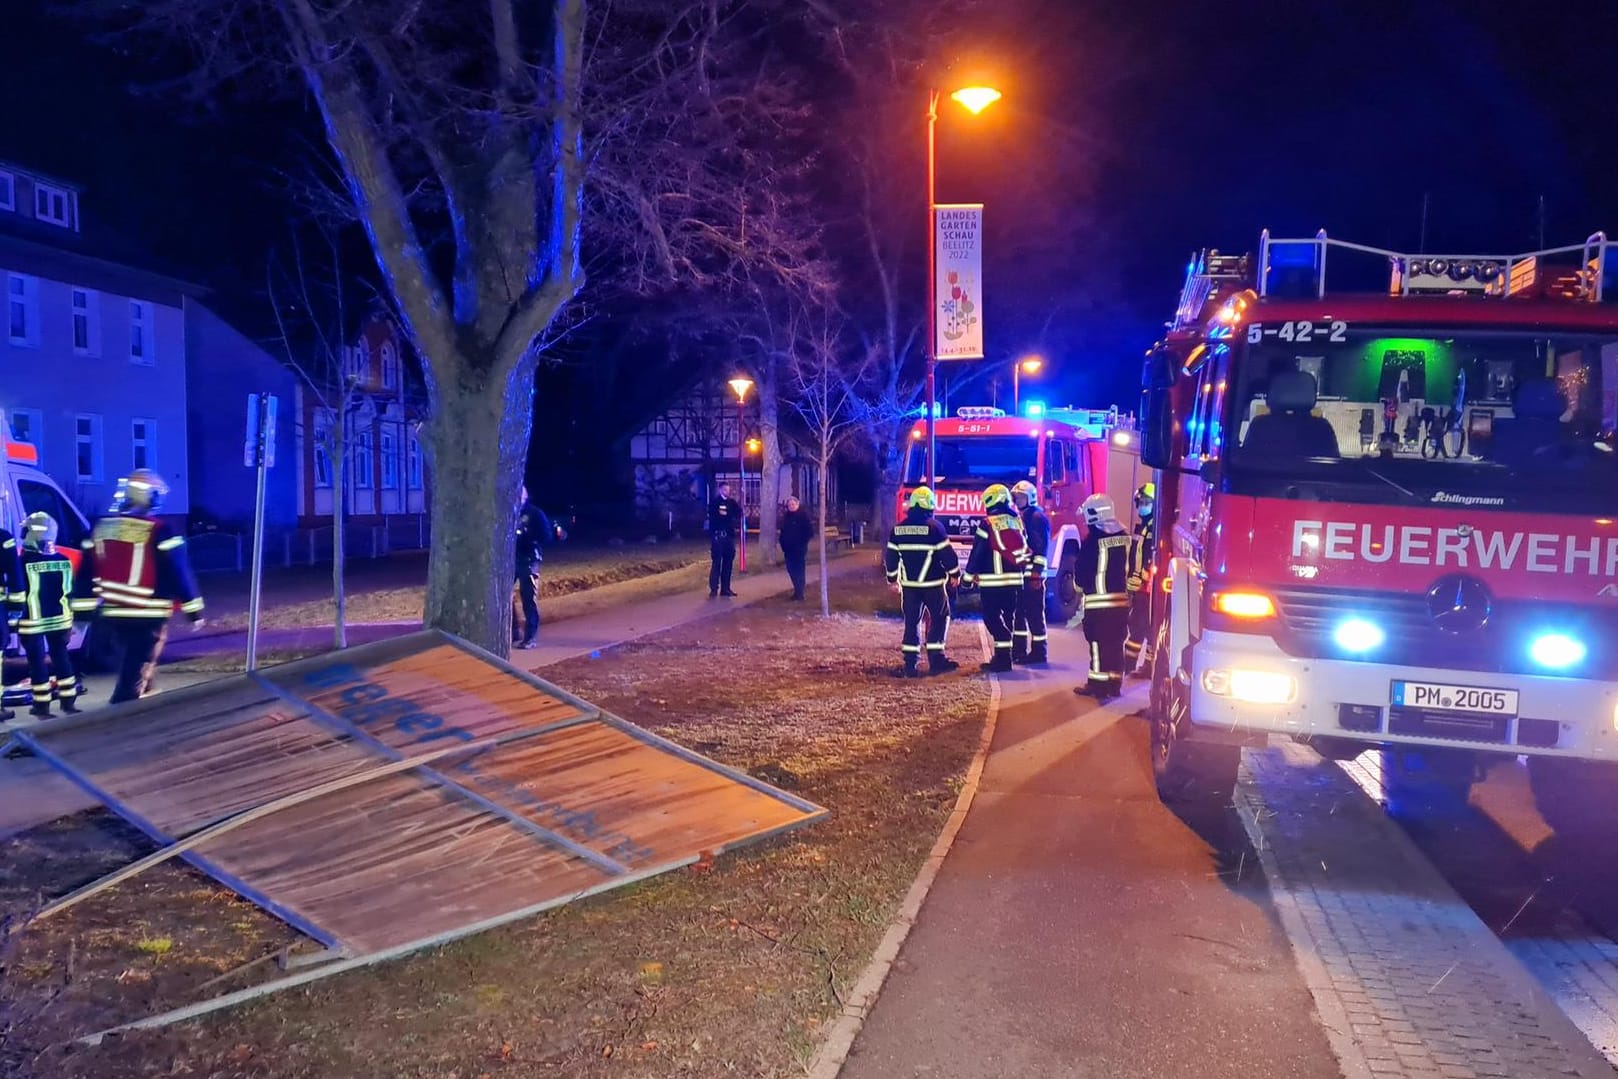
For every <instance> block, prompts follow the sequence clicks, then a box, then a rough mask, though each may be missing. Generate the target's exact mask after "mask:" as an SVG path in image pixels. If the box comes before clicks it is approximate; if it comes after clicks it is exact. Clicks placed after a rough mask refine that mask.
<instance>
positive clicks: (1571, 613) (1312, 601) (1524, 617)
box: [1275, 589, 1618, 679]
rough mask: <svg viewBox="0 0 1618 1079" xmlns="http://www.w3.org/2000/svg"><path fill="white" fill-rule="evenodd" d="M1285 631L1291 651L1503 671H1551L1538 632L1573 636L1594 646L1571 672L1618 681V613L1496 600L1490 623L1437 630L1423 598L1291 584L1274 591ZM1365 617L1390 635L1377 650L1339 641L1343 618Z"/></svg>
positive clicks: (1280, 638)
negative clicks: (1539, 656)
mask: <svg viewBox="0 0 1618 1079" xmlns="http://www.w3.org/2000/svg"><path fill="white" fill-rule="evenodd" d="M1275 600H1276V607H1277V610H1278V613H1279V615H1280V621H1281V630H1280V632H1279V633H1277V635H1276V640H1277V642H1278V643H1279V644H1280V646H1281V648H1282V650H1283V651H1285V652H1286V653H1287V654H1289V655H1293V656H1299V657H1310V658H1330V659H1347V660H1365V661H1368V662H1379V663H1388V662H1392V663H1400V664H1409V665H1412V666H1419V667H1442V668H1448V669H1451V670H1458V671H1479V672H1486V673H1499V674H1545V673H1547V672H1546V671H1545V670H1544V669H1543V668H1541V667H1539V666H1537V665H1536V664H1535V663H1534V662H1533V660H1532V659H1531V658H1530V656H1529V645H1530V642H1531V641H1532V638H1533V637H1534V635H1535V634H1537V633H1541V632H1546V631H1549V630H1554V631H1556V632H1560V633H1570V634H1573V635H1575V636H1577V637H1579V638H1580V639H1581V640H1583V641H1584V642H1585V643H1586V644H1587V645H1588V646H1589V653H1588V655H1587V657H1586V659H1585V660H1584V662H1583V663H1581V664H1579V666H1578V667H1577V668H1573V669H1568V670H1561V671H1557V672H1556V673H1557V674H1559V675H1563V676H1566V677H1578V678H1604V679H1618V652H1615V651H1614V650H1613V649H1612V648H1610V647H1609V646H1608V642H1610V641H1613V640H1615V639H1618V611H1609V610H1596V609H1591V608H1575V607H1568V606H1566V605H1552V604H1543V603H1533V602H1524V601H1512V600H1496V601H1495V602H1494V606H1493V609H1492V611H1491V612H1490V614H1489V617H1488V620H1487V621H1485V622H1484V623H1483V625H1481V626H1479V627H1477V628H1476V629H1472V630H1468V631H1464V632H1460V633H1450V632H1445V631H1444V630H1441V629H1439V628H1438V626H1437V625H1435V624H1434V622H1433V617H1432V615H1431V613H1430V612H1429V610H1428V605H1427V597H1426V596H1425V595H1408V594H1389V593H1387V592H1351V591H1323V590H1315V589H1285V590H1281V591H1277V592H1276V593H1275ZM1350 618H1353V619H1362V620H1364V621H1367V622H1370V623H1372V624H1373V625H1375V626H1377V627H1378V628H1380V629H1381V630H1382V631H1383V633H1385V634H1386V635H1387V637H1386V640H1385V642H1384V643H1383V644H1382V645H1381V646H1380V647H1379V648H1377V649H1375V650H1374V651H1373V652H1371V653H1367V654H1355V653H1352V652H1349V651H1348V650H1346V649H1344V648H1343V647H1342V646H1341V645H1339V644H1338V642H1337V640H1336V637H1337V631H1338V628H1339V627H1340V626H1341V625H1342V624H1343V622H1344V621H1346V620H1348V619H1350Z"/></svg>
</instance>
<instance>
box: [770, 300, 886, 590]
mask: <svg viewBox="0 0 1618 1079" xmlns="http://www.w3.org/2000/svg"><path fill="white" fill-rule="evenodd" d="M793 328H794V331H795V332H794V335H793V336H794V339H795V345H794V348H793V351H792V356H791V366H790V382H791V390H792V405H793V408H794V409H795V410H796V411H797V413H798V416H799V417H800V418H801V419H802V421H803V423H804V425H805V426H806V427H807V428H808V429H809V437H810V438H811V439H813V440H814V448H813V454H814V459H815V468H816V472H817V475H818V479H819V487H820V498H819V502H820V508H819V538H818V540H817V541H816V542H817V545H818V551H819V555H820V613H821V615H822V616H823V617H824V616H829V615H830V614H831V586H830V569H829V566H828V563H827V560H826V555H827V551H826V524H827V515H826V504H827V502H828V501H829V499H828V497H827V490H828V486H827V485H828V481H829V480H830V477H831V466H832V462H833V461H834V460H835V459H836V457H837V452H838V450H839V449H841V448H842V446H843V445H844V443H846V442H847V441H848V439H850V438H851V437H853V436H854V435H855V434H856V433H858V431H859V430H860V423H861V419H862V417H863V415H864V411H865V403H864V400H863V398H862V394H863V393H864V392H865V391H867V390H868V389H869V386H870V374H871V370H872V366H873V364H872V357H871V354H870V353H869V352H864V353H861V354H858V355H856V356H852V357H851V356H850V355H849V353H848V350H847V344H846V342H845V340H844V337H845V334H844V329H843V325H842V322H841V317H840V316H839V315H838V314H836V313H835V312H832V311H829V310H827V309H824V308H822V309H819V310H806V309H801V308H800V309H799V310H798V311H797V312H796V313H795V314H794V318H793Z"/></svg>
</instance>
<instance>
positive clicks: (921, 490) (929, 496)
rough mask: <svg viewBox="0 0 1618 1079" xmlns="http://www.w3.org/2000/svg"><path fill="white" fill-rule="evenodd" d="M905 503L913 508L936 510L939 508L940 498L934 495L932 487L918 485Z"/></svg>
mask: <svg viewBox="0 0 1618 1079" xmlns="http://www.w3.org/2000/svg"><path fill="white" fill-rule="evenodd" d="M905 505H907V506H909V507H910V508H911V509H923V510H935V509H937V508H938V499H936V498H934V497H933V489H932V488H931V487H917V488H916V489H915V490H914V491H911V492H910V498H909V500H908V501H906V503H905Z"/></svg>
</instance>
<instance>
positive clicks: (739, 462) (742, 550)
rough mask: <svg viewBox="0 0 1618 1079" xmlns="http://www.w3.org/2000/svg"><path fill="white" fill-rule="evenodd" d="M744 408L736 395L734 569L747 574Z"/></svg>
mask: <svg viewBox="0 0 1618 1079" xmlns="http://www.w3.org/2000/svg"><path fill="white" fill-rule="evenodd" d="M745 410H746V406H745V405H744V404H743V403H742V397H741V395H740V394H737V395H736V488H737V489H736V502H737V504H739V505H740V506H741V507H742V519H741V527H739V528H738V529H737V530H736V544H737V548H738V550H737V558H736V568H737V569H739V570H740V571H741V572H743V573H746V572H747V439H746V438H745V437H744V436H743V435H742V424H743V417H744V416H745V415H746V411H745Z"/></svg>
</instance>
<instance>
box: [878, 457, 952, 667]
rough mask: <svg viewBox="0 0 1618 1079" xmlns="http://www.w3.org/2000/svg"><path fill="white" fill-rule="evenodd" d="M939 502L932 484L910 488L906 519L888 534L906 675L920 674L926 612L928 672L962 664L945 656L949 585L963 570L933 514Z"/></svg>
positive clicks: (891, 582)
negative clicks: (901, 612) (900, 613)
mask: <svg viewBox="0 0 1618 1079" xmlns="http://www.w3.org/2000/svg"><path fill="white" fill-rule="evenodd" d="M936 506H937V501H936V500H935V499H934V498H933V492H932V490H931V489H930V488H927V487H917V488H916V489H915V490H914V491H911V492H910V498H909V500H908V508H907V509H906V510H905V517H904V520H902V521H900V522H899V523H898V524H896V525H894V526H893V532H892V534H891V535H889V536H888V549H887V553H886V554H885V555H884V556H883V567H884V568H885V569H886V570H887V575H888V584H889V585H891V586H892V587H893V588H894V589H895V590H896V591H897V592H898V593H899V594H900V596H901V598H902V599H903V606H904V618H905V629H904V643H903V644H902V645H901V646H900V648H901V650H902V651H903V652H904V669H903V671H901V672H900V673H901V674H902V675H903V676H904V677H906V678H916V677H919V676H920V674H921V672H920V671H919V670H918V669H917V662H918V661H919V659H920V657H921V616H922V612H924V611H925V612H926V614H927V673H928V674H946V673H948V672H950V671H953V670H955V668H957V667H959V666H960V664H959V663H956V662H955V661H954V660H952V659H950V658H949V657H947V656H945V655H944V644H945V638H947V637H948V636H949V585H950V583H951V582H952V581H954V580H955V579H956V578H957V577H958V576H959V575H960V560H959V559H958V558H956V556H955V548H953V547H951V546H950V544H949V535H948V533H946V532H945V531H944V526H943V525H941V524H939V523H938V522H937V521H936V520H934V519H933V510H934V508H935V507H936Z"/></svg>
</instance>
